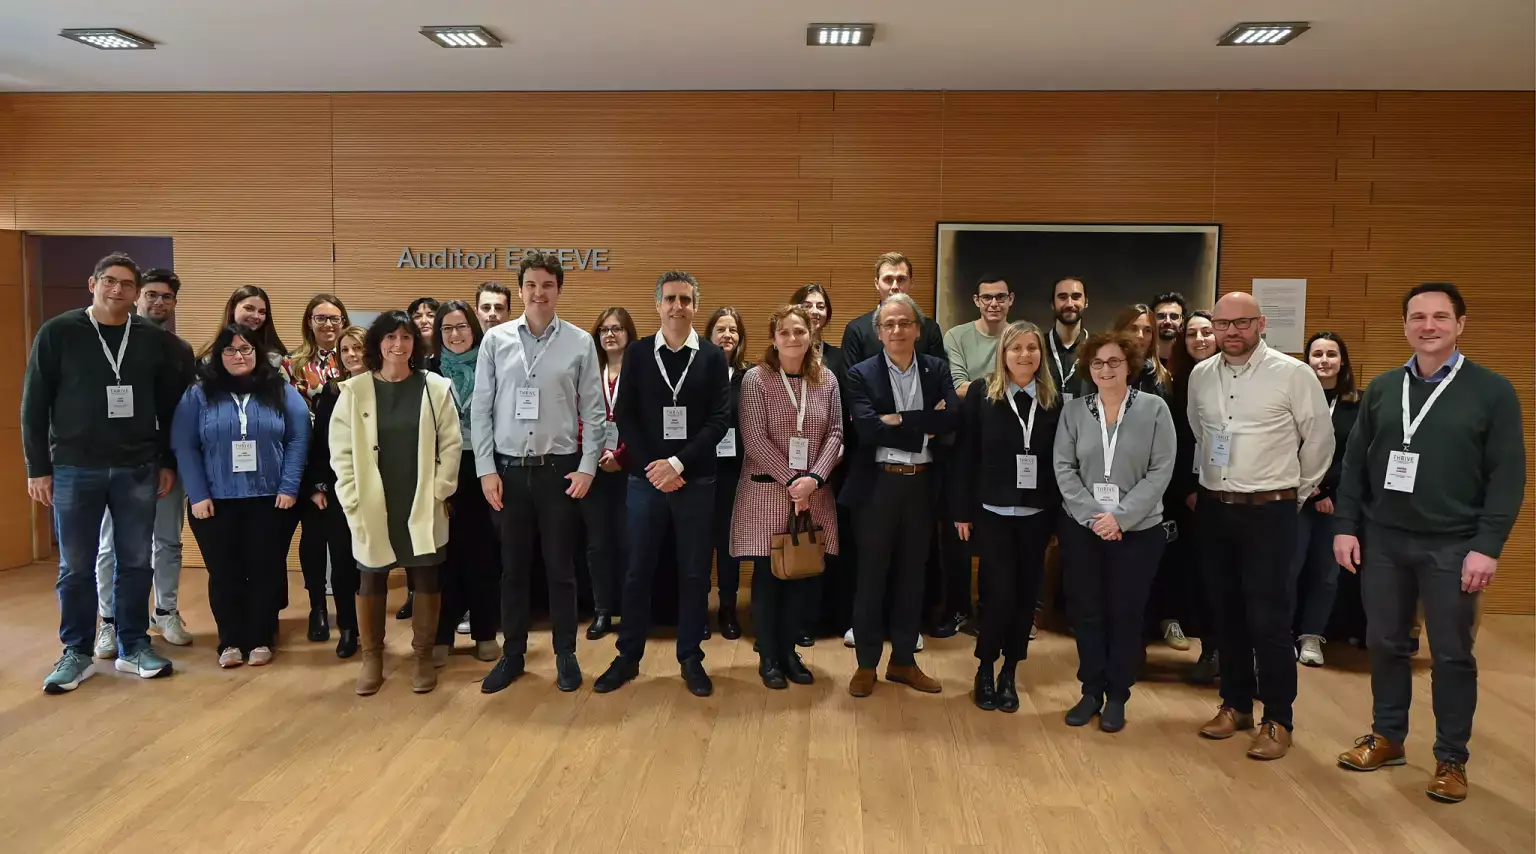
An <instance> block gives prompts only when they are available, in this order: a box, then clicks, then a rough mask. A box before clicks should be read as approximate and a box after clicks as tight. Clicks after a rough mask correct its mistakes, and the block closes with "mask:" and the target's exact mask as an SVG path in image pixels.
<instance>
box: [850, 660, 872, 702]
mask: <svg viewBox="0 0 1536 854" xmlns="http://www.w3.org/2000/svg"><path fill="white" fill-rule="evenodd" d="M848 693H850V694H852V695H853V696H855V697H868V696H869V695H870V694H873V693H875V668H873V667H860V668H859V669H858V670H855V671H853V678H852V679H849V680H848Z"/></svg>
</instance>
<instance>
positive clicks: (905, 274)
mask: <svg viewBox="0 0 1536 854" xmlns="http://www.w3.org/2000/svg"><path fill="white" fill-rule="evenodd" d="M911 289H912V262H911V261H908V260H907V256H905V255H903V254H901V253H900V252H887V253H885V254H884V255H881V256H880V257H879V258H876V259H875V290H876V291H878V292H879V293H880V300H881V303H882V304H884V301H885V298H886V297H888V296H890V295H891V294H904V293H907V292H909V291H910V290H911ZM921 323H922V330H921V334H920V337H919V338H918V341H917V352H919V353H922V354H923V355H925V356H933V357H934V358H936V359H940V360H942V361H944V362H945V363H946V364H947V363H948V362H949V351H948V350H946V349H944V330H942V329H940V328H939V323H938V321H936V320H934V319H933V318H931V317H924V318H923V319H922V321H921ZM880 346H881V345H880V338H879V336H877V335H876V334H875V312H873V311H870V312H867V313H865V314H861V315H859V316H858V317H855V318H854V319H852V320H850V321H848V325H847V326H846V327H844V328H843V358H844V360H846V361H847V363H848V366H849V367H853V366H854V365H857V364H858V363H860V362H862V361H864V360H865V359H868V358H870V357H871V356H874V355H875V354H876V353H879V352H880Z"/></svg>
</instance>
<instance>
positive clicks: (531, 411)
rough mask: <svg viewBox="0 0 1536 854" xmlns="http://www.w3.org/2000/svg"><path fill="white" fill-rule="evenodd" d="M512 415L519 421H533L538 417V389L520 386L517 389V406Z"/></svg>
mask: <svg viewBox="0 0 1536 854" xmlns="http://www.w3.org/2000/svg"><path fill="white" fill-rule="evenodd" d="M512 415H513V417H514V418H516V419H517V420H519V421H533V420H536V419H537V418H538V417H539V390H538V389H536V388H520V389H518V390H517V408H516V409H515V410H513V412H512Z"/></svg>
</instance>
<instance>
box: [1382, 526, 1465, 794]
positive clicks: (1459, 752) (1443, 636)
mask: <svg viewBox="0 0 1536 854" xmlns="http://www.w3.org/2000/svg"><path fill="white" fill-rule="evenodd" d="M1361 550H1362V552H1363V555H1362V557H1363V558H1364V565H1363V566H1362V567H1361V568H1360V588H1361V591H1362V592H1363V594H1364V597H1365V612H1366V644H1367V645H1368V646H1369V647H1370V650H1371V698H1372V700H1373V703H1374V707H1375V708H1374V718H1375V719H1374V722H1373V723H1372V725H1371V727H1372V729H1373V730H1375V731H1376V732H1379V733H1381V734H1382V735H1384V736H1386V737H1387V738H1389V739H1391V740H1392V741H1395V742H1397V743H1399V744H1401V743H1402V742H1403V741H1405V740H1406V739H1407V738H1408V706H1409V705H1410V703H1411V702H1412V700H1413V652H1412V648H1411V647H1410V646H1409V641H1408V637H1409V631H1410V630H1411V629H1412V628H1413V624H1414V619H1415V607H1416V606H1417V604H1418V603H1419V602H1423V603H1424V628H1425V630H1426V631H1428V632H1429V650H1430V652H1431V653H1433V655H1434V659H1433V665H1432V667H1433V670H1432V671H1431V687H1430V691H1431V696H1432V697H1433V704H1434V710H1435V748H1434V750H1435V758H1436V759H1438V760H1440V761H1441V762H1459V763H1462V764H1466V761H1467V755H1468V754H1467V742H1468V741H1470V740H1471V738H1472V716H1473V714H1475V713H1476V712H1477V659H1476V658H1474V657H1473V655H1472V625H1473V623H1474V622H1475V621H1476V619H1477V600H1478V594H1476V593H1464V592H1462V589H1461V564H1462V561H1464V560H1466V557H1467V553H1468V552H1469V551H1471V541H1470V540H1468V539H1466V538H1463V537H1444V536H1424V535H1418V534H1410V533H1407V532H1404V531H1398V530H1391V531H1389V530H1387V529H1384V528H1380V527H1377V526H1374V525H1368V526H1367V527H1366V530H1365V537H1364V540H1363V541H1362V543H1361Z"/></svg>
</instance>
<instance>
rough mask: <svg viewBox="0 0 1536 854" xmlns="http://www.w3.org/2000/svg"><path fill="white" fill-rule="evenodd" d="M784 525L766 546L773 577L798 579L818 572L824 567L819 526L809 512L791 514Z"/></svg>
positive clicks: (822, 544) (818, 573)
mask: <svg viewBox="0 0 1536 854" xmlns="http://www.w3.org/2000/svg"><path fill="white" fill-rule="evenodd" d="M786 528H787V530H786V531H785V532H784V533H782V534H774V535H773V540H772V543H771V545H770V547H769V548H770V551H771V552H772V554H771V555H770V558H771V563H772V567H771V568H772V570H773V577H774V578H782V579H784V580H785V581H797V580H799V579H801V578H812V577H814V576H817V575H820V574H821V572H822V570H823V569H824V568H825V566H826V564H825V561H824V560H823V558H824V555H825V552H824V549H825V548H826V544H825V543H823V542H822V538H821V533H822V531H821V527H820V526H818V525H817V524H816V523H815V522H814V521H812V519H811V514H810V513H791V514H790V516H789V524H788V525H787V526H786Z"/></svg>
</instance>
